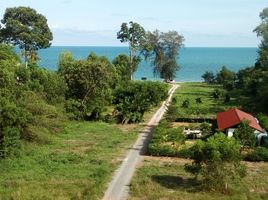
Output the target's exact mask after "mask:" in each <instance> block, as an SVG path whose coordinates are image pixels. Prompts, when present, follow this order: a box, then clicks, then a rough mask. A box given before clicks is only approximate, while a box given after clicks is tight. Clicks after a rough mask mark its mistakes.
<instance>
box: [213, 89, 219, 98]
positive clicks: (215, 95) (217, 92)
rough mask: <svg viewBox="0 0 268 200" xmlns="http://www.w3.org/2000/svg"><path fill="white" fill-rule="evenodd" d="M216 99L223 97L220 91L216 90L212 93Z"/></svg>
mask: <svg viewBox="0 0 268 200" xmlns="http://www.w3.org/2000/svg"><path fill="white" fill-rule="evenodd" d="M212 96H213V98H214V99H219V98H220V96H221V91H220V90H219V89H215V90H214V91H213V93H212Z"/></svg>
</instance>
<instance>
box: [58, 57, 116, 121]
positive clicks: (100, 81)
mask: <svg viewBox="0 0 268 200" xmlns="http://www.w3.org/2000/svg"><path fill="white" fill-rule="evenodd" d="M59 74H60V75H61V76H62V77H63V78H64V80H65V81H66V83H67V86H68V92H67V94H66V97H67V99H68V102H67V110H68V111H70V112H72V113H73V114H74V117H75V118H77V119H99V118H100V114H101V112H102V111H103V109H104V108H105V106H107V105H109V102H111V93H112V91H111V89H112V88H113V87H114V84H115V81H116V72H115V69H114V67H113V65H112V64H111V63H110V62H109V60H108V59H107V58H106V57H98V56H97V55H95V54H90V55H89V56H88V58H87V59H84V60H75V59H74V58H73V57H72V55H71V54H70V53H63V54H62V55H61V57H60V61H59Z"/></svg>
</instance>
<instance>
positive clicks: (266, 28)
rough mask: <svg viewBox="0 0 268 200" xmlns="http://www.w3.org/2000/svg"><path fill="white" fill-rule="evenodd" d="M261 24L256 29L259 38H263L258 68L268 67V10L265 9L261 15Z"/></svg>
mask: <svg viewBox="0 0 268 200" xmlns="http://www.w3.org/2000/svg"><path fill="white" fill-rule="evenodd" d="M260 18H261V24H260V25H259V26H257V27H256V28H255V29H254V32H256V33H257V36H259V37H261V44H260V46H259V58H258V60H257V62H256V65H255V66H256V67H258V66H260V67H263V68H266V70H267V67H268V8H265V9H263V11H262V12H261V13H260Z"/></svg>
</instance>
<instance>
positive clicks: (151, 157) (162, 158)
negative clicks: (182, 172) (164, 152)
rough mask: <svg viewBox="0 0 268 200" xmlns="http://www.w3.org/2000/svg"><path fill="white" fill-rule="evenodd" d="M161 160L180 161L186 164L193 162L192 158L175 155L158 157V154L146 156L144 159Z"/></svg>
mask: <svg viewBox="0 0 268 200" xmlns="http://www.w3.org/2000/svg"><path fill="white" fill-rule="evenodd" d="M151 160H153V161H160V162H169V163H180V164H186V163H191V162H192V160H191V159H184V158H175V157H157V156H144V161H145V162H146V161H151Z"/></svg>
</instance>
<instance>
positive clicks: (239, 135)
mask: <svg viewBox="0 0 268 200" xmlns="http://www.w3.org/2000/svg"><path fill="white" fill-rule="evenodd" d="M234 138H235V139H237V140H238V141H239V142H240V144H241V146H242V147H243V148H245V147H249V148H252V147H254V146H255V145H256V137H255V134H254V129H253V128H251V127H250V126H249V122H248V121H242V122H241V123H240V124H239V125H238V127H237V129H236V130H235V132H234Z"/></svg>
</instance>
